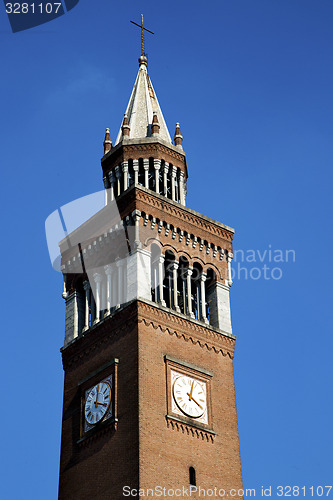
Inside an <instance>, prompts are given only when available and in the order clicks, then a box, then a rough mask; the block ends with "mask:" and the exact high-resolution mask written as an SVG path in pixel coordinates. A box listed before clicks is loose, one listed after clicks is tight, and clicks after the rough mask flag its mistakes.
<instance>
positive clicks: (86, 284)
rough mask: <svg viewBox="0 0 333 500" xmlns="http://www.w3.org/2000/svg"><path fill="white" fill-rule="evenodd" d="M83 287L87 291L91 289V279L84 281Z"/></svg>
mask: <svg viewBox="0 0 333 500" xmlns="http://www.w3.org/2000/svg"><path fill="white" fill-rule="evenodd" d="M83 288H84V290H85V291H86V292H87V291H89V290H90V283H89V281H84V282H83Z"/></svg>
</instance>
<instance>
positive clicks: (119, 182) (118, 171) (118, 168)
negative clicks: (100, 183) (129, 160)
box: [115, 165, 121, 196]
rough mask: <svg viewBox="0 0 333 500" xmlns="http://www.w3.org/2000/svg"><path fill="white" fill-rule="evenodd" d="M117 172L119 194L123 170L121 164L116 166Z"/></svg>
mask: <svg viewBox="0 0 333 500" xmlns="http://www.w3.org/2000/svg"><path fill="white" fill-rule="evenodd" d="M115 173H116V179H117V181H116V182H117V195H118V196H119V195H120V193H121V170H120V167H119V165H117V166H116V168H115Z"/></svg>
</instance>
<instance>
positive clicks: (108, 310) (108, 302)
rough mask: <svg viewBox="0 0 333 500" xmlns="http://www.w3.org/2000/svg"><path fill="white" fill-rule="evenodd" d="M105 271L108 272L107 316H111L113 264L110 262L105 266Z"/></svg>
mask: <svg viewBox="0 0 333 500" xmlns="http://www.w3.org/2000/svg"><path fill="white" fill-rule="evenodd" d="M104 271H105V274H106V313H105V316H109V314H110V311H111V294H112V271H113V269H112V266H111V264H108V265H106V266H104Z"/></svg>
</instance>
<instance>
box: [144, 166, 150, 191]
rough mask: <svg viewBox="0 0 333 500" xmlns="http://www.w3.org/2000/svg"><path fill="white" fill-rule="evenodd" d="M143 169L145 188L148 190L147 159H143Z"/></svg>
mask: <svg viewBox="0 0 333 500" xmlns="http://www.w3.org/2000/svg"><path fill="white" fill-rule="evenodd" d="M143 168H144V171H145V187H146V188H147V189H149V179H148V171H149V159H148V158H144V160H143Z"/></svg>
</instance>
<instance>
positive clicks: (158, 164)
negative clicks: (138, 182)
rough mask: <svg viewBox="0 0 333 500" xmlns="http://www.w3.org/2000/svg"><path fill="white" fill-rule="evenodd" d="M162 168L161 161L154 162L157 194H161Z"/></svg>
mask: <svg viewBox="0 0 333 500" xmlns="http://www.w3.org/2000/svg"><path fill="white" fill-rule="evenodd" d="M160 168H161V160H156V159H155V160H154V169H155V191H156V193H158V194H159V193H160Z"/></svg>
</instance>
